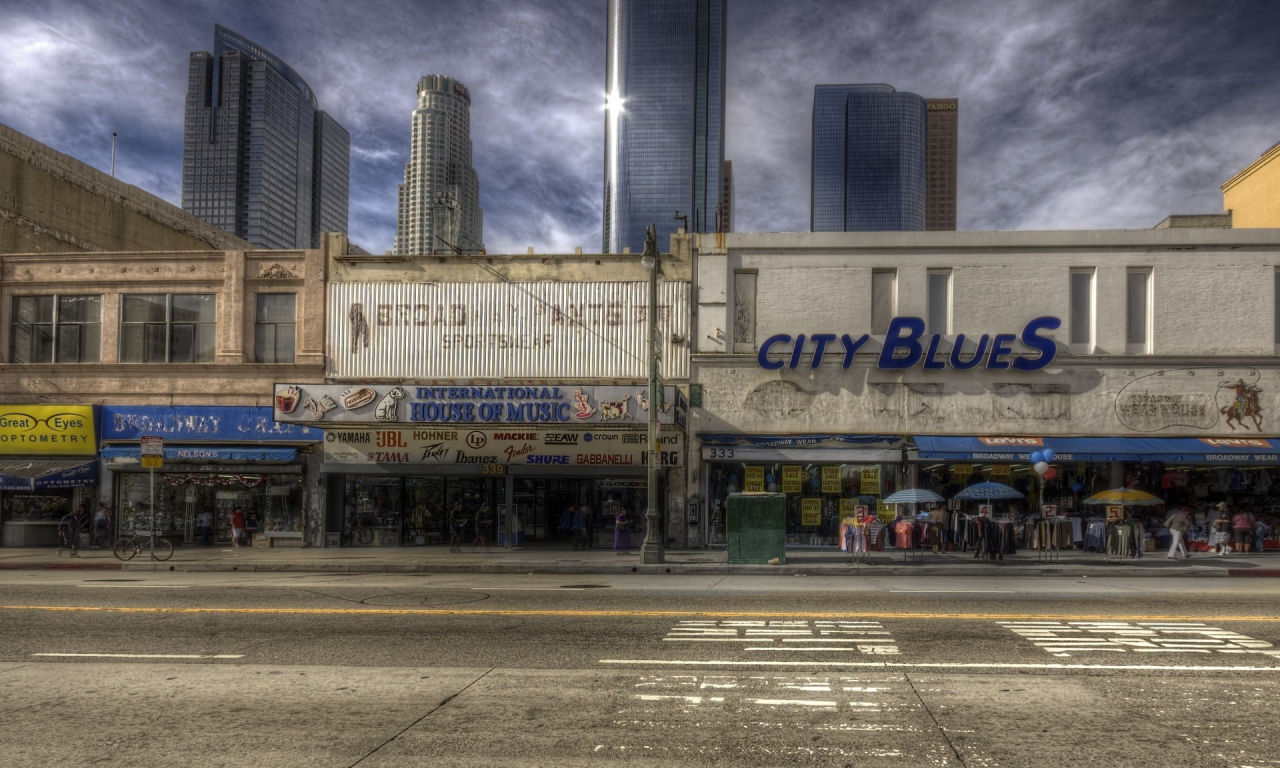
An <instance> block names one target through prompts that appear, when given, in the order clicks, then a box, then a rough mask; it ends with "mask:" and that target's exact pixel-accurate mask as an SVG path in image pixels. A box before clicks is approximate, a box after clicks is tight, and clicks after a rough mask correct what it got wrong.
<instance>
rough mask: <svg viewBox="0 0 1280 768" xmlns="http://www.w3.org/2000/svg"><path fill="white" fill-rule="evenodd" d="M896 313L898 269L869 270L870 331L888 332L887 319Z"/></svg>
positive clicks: (890, 318)
mask: <svg viewBox="0 0 1280 768" xmlns="http://www.w3.org/2000/svg"><path fill="white" fill-rule="evenodd" d="M897 313H898V270H896V269H876V270H872V272H871V332H872V333H874V334H878V335H884V334H886V333H888V332H889V321H890V320H892V319H893V317H894V315H896V314H897Z"/></svg>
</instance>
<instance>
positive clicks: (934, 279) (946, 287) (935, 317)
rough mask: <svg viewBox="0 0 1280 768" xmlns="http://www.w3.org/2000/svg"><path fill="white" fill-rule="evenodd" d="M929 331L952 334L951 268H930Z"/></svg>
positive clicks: (946, 334)
mask: <svg viewBox="0 0 1280 768" xmlns="http://www.w3.org/2000/svg"><path fill="white" fill-rule="evenodd" d="M928 293H929V317H928V326H929V333H940V334H942V335H944V336H948V335H950V334H951V270H949V269H931V270H929V284H928Z"/></svg>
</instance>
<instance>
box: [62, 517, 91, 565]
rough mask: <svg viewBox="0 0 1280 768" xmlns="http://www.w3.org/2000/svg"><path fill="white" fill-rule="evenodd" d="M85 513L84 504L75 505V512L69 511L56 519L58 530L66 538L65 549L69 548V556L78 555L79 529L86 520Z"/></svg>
mask: <svg viewBox="0 0 1280 768" xmlns="http://www.w3.org/2000/svg"><path fill="white" fill-rule="evenodd" d="M88 517H89V516H88V515H87V514H85V511H84V505H83V504H81V505H80V506H78V507H76V511H75V512H69V513H67V514H65V515H63V516H62V519H61V520H59V521H58V530H59V531H62V532H63V535H64V536H65V537H66V540H67V549H69V550H71V557H79V556H80V531H81V529H83V528H84V524H85V522H86V521H87V520H88Z"/></svg>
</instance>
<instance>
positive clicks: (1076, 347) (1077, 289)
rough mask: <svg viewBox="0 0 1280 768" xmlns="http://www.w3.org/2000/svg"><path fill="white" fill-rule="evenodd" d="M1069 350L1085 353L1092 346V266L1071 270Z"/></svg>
mask: <svg viewBox="0 0 1280 768" xmlns="http://www.w3.org/2000/svg"><path fill="white" fill-rule="evenodd" d="M1070 279H1071V286H1070V293H1071V316H1070V317H1071V327H1070V329H1069V332H1070V339H1071V341H1070V344H1071V351H1072V352H1073V353H1075V354H1078V355H1087V354H1090V353H1092V352H1093V348H1094V335H1093V334H1094V325H1095V322H1096V321H1095V319H1094V307H1095V306H1096V303H1095V302H1096V295H1095V288H1094V284H1095V270H1094V269H1093V268H1092V267H1089V268H1082V269H1073V270H1071V278H1070Z"/></svg>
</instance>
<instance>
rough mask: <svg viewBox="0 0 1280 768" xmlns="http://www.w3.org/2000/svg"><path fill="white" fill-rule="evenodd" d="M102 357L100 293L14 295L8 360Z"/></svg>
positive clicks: (85, 360)
mask: <svg viewBox="0 0 1280 768" xmlns="http://www.w3.org/2000/svg"><path fill="white" fill-rule="evenodd" d="M101 361H102V297H101V296H62V295H52V296H14V297H13V301H12V309H11V316H10V322H9V362H11V363H98V362H101Z"/></svg>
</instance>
